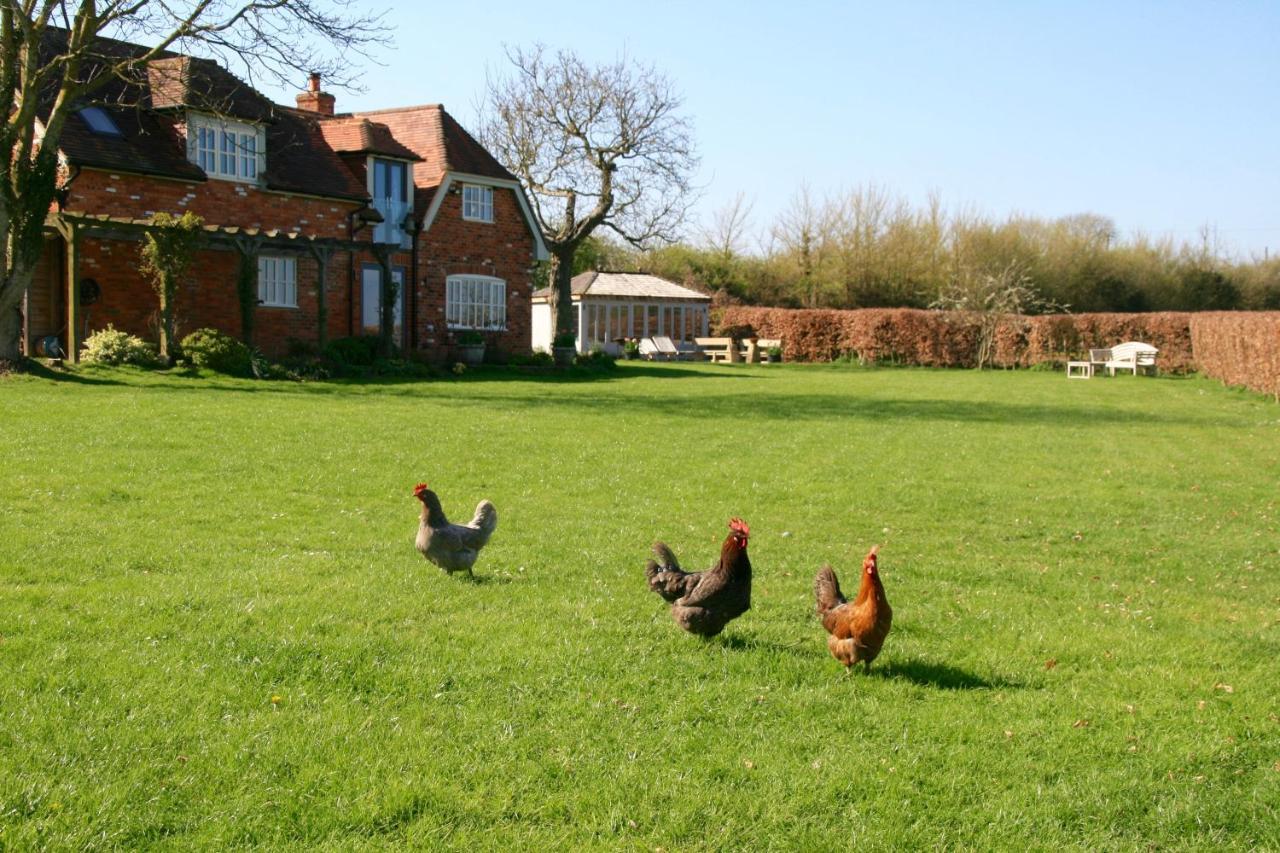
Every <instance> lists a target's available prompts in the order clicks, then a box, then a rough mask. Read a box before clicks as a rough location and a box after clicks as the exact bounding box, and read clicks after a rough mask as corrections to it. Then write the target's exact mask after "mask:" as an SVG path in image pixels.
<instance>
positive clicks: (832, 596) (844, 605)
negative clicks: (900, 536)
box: [813, 545, 893, 672]
mask: <svg viewBox="0 0 1280 853" xmlns="http://www.w3.org/2000/svg"><path fill="white" fill-rule="evenodd" d="M879 550H880V546H879V545H876V546H875V547H873V548H872V549H871V551H870V553H868V554H867V556H866V558H865V559H863V561H862V581H861V583H859V585H858V597H857V598H855V599H854V600H853V603H852V604H851V603H849V602H847V601H846V600H845V597H844V596H843V595H842V594H841V593H840V582H839V581H838V580H836V573H835V572H834V571H832V570H831V566H823V567H822V569H821V570H820V571H819V572H818V576H817V577H816V578H814V581H813V592H814V595H815V597H816V598H817V600H818V616H819V618H821V619H822V627H823V628H826V629H827V634H828V636H827V648H828V649H830V650H831V655H832V656H833V657H834V658H835V659H836V660H838V661H840V662H841V663H842V664H844V665H845V671H846V672H847V671H848V668H849V667H851V666H853V665H854V664H855V663H859V662H861V663H862V665H863V667H864V668H865V670H866V671H870V669H871V662H872V661H873V660H875V659H876V655H878V654H880V647H881V646H883V645H884V638H885V637H887V636H888V635H889V627H890V626H891V625H892V623H893V609H892V608H891V607H889V599H888V598H886V597H885V594H884V584H882V583H881V582H880V570H879V568H878V566H877V565H876V554H877V552H878V551H879Z"/></svg>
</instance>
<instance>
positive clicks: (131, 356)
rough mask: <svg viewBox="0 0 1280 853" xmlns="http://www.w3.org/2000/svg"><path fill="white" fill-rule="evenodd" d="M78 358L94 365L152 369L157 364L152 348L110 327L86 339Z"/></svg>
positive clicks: (157, 359) (136, 338)
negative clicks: (134, 366)
mask: <svg viewBox="0 0 1280 853" xmlns="http://www.w3.org/2000/svg"><path fill="white" fill-rule="evenodd" d="M80 357H81V358H82V359H84V360H85V361H89V362H93V363H95V364H135V365H137V366H139V367H154V366H155V365H156V364H158V363H159V356H158V355H157V354H156V350H155V347H154V346H152V345H151V344H149V343H147V342H145V341H143V340H142V339H141V338H138V337H135V336H134V335H131V334H129V333H128V332H121V331H119V330H117V329H116V328H115V327H114V326H112V325H108V326H107V327H106V328H105V329H102V330H101V331H98V332H94V333H93V334H92V335H90V336H89V337H88V338H86V339H85V342H84V347H83V348H82V349H81V350H80Z"/></svg>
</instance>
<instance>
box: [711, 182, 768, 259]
mask: <svg viewBox="0 0 1280 853" xmlns="http://www.w3.org/2000/svg"><path fill="white" fill-rule="evenodd" d="M754 207H755V202H754V201H748V200H747V197H746V194H745V193H741V192H740V193H738V194H737V195H735V196H734V197H733V198H732V199H731V200H730V201H729V202H727V203H726V204H725V206H724V207H722V208H720V209H719V210H717V211H716V212H715V214H714V215H713V216H712V218H711V224H710V225H709V226H707V227H705V228H703V229H702V242H703V243H704V244H705V245H706V247H707V248H708V249H710V250H711V251H712V252H714V253H715V254H716V255H718V256H719V258H720V260H721V261H729V260H732V259H733V257H734V256H735V255H737V254H739V253H740V252H742V242H743V239H744V238H745V237H746V234H747V231H749V230H750V228H751V210H752V208H754Z"/></svg>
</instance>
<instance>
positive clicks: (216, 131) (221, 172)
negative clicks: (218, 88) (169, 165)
mask: <svg viewBox="0 0 1280 853" xmlns="http://www.w3.org/2000/svg"><path fill="white" fill-rule="evenodd" d="M263 136H264V133H263V131H262V129H261V128H258V127H255V126H253V125H251V124H246V123H244V122H238V121H231V120H229V119H221V118H214V117H213V116H202V115H194V114H193V115H189V116H188V117H187V152H188V159H189V160H191V162H192V163H195V164H196V165H197V166H199V167H200V168H201V169H203V170H204V173H205V174H206V175H208V176H209V177H211V178H222V179H224V180H229V181H245V182H249V183H256V182H257V180H258V174H259V173H260V172H261V171H262V169H261V159H260V158H261V157H262V155H263V149H264V148H265V147H266V146H265V145H262V144H260V141H261V140H262V138H263Z"/></svg>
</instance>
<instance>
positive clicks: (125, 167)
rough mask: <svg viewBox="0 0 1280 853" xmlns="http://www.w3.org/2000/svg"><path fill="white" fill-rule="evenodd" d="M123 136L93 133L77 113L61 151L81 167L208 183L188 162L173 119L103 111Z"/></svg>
mask: <svg viewBox="0 0 1280 853" xmlns="http://www.w3.org/2000/svg"><path fill="white" fill-rule="evenodd" d="M102 110H103V112H105V113H106V114H107V115H109V116H110V117H111V120H112V121H113V122H115V125H116V127H118V128H120V133H121V135H120V136H103V135H101V134H98V133H94V132H93V131H92V130H90V128H89V125H88V124H87V123H85V120H84V119H83V118H81V116H80V115H79V114H78V113H77V114H75V115H73V116H72V117H71V118H70V119H68V120H67V123H66V124H65V125H64V126H63V129H62V138H61V139H60V140H59V142H58V147H59V149H60V150H61V151H62V153H63V154H65V155H66V156H67V160H68V161H69V162H71V163H74V164H76V165H79V166H94V167H97V168H99V169H119V170H120V171H124V172H136V173H140V174H144V175H162V176H165V177H174V178H185V179H187V180H191V181H203V180H205V174H204V172H203V171H201V170H200V168H199V167H198V166H196V165H195V164H194V163H191V162H189V161H188V160H187V154H186V152H187V148H186V142H185V140H184V139H183V137H182V134H180V133H179V132H178V128H177V126H176V125H177V122H176V121H175V120H174V119H173V118H172V117H170V116H164V115H158V114H156V113H153V112H150V111H148V110H140V109H135V108H130V107H103V108H102Z"/></svg>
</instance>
